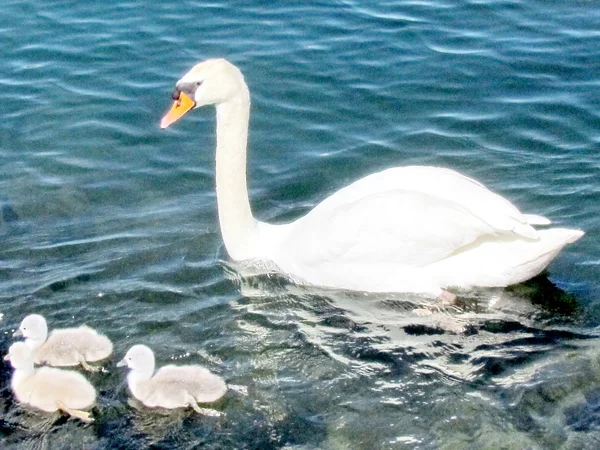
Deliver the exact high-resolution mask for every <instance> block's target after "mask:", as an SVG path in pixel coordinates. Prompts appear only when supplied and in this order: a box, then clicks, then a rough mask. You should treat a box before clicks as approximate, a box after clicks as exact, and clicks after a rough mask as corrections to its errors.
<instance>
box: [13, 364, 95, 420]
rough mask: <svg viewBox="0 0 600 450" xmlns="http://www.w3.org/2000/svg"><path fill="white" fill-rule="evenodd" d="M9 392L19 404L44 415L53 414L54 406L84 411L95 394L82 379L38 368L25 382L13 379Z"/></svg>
mask: <svg viewBox="0 0 600 450" xmlns="http://www.w3.org/2000/svg"><path fill="white" fill-rule="evenodd" d="M12 388H13V392H14V394H15V396H16V397H17V399H18V400H19V401H20V402H22V403H27V404H29V405H31V406H34V407H36V408H39V409H41V410H43V411H47V412H54V411H57V410H58V406H57V402H62V403H63V404H64V405H65V406H67V407H68V408H72V409H86V408H89V407H91V406H92V405H93V404H94V402H95V401H96V390H95V389H94V387H93V386H92V385H91V384H90V383H89V381H88V380H87V379H86V378H85V377H84V376H83V375H81V374H80V373H77V372H74V371H71V370H61V369H56V368H53V367H40V368H39V369H36V370H35V372H34V373H33V375H31V376H29V377H27V378H21V379H17V378H14V381H13V383H12Z"/></svg>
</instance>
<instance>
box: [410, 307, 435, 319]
mask: <svg viewBox="0 0 600 450" xmlns="http://www.w3.org/2000/svg"><path fill="white" fill-rule="evenodd" d="M412 312H413V314H415V315H417V316H419V317H427V316H430V315H432V314H433V311H432V310H431V309H429V308H416V309H413V310H412Z"/></svg>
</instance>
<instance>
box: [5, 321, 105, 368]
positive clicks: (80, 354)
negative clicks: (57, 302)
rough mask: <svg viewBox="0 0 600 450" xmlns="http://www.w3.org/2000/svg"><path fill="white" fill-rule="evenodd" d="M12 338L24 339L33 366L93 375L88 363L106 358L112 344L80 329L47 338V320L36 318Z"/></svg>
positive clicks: (67, 329) (23, 325) (61, 331)
mask: <svg viewBox="0 0 600 450" xmlns="http://www.w3.org/2000/svg"><path fill="white" fill-rule="evenodd" d="M13 336H15V337H16V336H23V337H24V338H25V343H26V344H27V345H28V346H29V348H31V349H32V350H33V351H34V360H35V363H36V364H47V365H49V366H59V367H65V366H77V365H79V364H81V365H82V366H83V367H84V368H85V369H87V370H91V371H96V370H98V368H96V367H93V366H90V365H89V364H88V362H96V361H100V360H102V359H105V358H108V356H110V354H111V353H112V350H113V344H112V342H111V341H110V339H108V338H107V337H106V336H104V335H103V334H99V333H98V332H97V331H96V330H94V329H92V328H90V327H88V326H86V325H82V326H80V327H77V328H62V329H56V330H53V331H52V333H50V336H48V325H47V324H46V319H44V317H43V316H41V315H39V314H30V315H28V316H27V317H25V318H24V319H23V321H22V322H21V325H20V326H19V329H18V330H17V331H15V333H14V334H13Z"/></svg>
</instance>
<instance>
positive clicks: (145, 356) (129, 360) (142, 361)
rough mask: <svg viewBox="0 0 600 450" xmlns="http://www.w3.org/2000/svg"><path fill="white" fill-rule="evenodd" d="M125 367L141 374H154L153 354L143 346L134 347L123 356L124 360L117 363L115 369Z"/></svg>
mask: <svg viewBox="0 0 600 450" xmlns="http://www.w3.org/2000/svg"><path fill="white" fill-rule="evenodd" d="M122 366H127V367H129V368H130V369H131V370H135V371H136V372H142V373H150V375H152V373H153V372H154V352H152V350H151V349H150V348H149V347H147V346H145V345H141V344H138V345H134V346H133V347H131V348H130V349H129V351H128V352H127V353H126V354H125V358H123V359H122V360H121V361H119V362H118V363H117V367H122Z"/></svg>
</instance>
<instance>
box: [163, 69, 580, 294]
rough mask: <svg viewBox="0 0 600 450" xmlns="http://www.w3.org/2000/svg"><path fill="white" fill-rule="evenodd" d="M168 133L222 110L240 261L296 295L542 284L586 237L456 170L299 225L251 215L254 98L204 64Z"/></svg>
mask: <svg viewBox="0 0 600 450" xmlns="http://www.w3.org/2000/svg"><path fill="white" fill-rule="evenodd" d="M172 98H173V99H174V103H173V106H172V107H171V109H170V110H169V111H168V112H167V113H166V114H165V116H164V117H163V118H162V121H161V124H160V126H161V128H166V127H168V126H170V125H171V124H172V123H173V122H175V121H176V120H178V119H179V118H180V117H181V116H183V115H184V114H186V113H187V112H188V111H190V110H192V109H195V108H199V107H202V106H205V105H209V104H215V105H216V115H217V125H216V192H217V207H218V215H219V223H220V228H221V234H222V237H223V241H224V244H225V248H226V250H227V252H228V254H229V256H230V257H231V258H232V259H233V260H234V261H249V262H250V263H251V264H253V265H256V266H259V267H268V268H273V269H275V270H277V271H279V272H282V273H283V274H286V275H287V276H288V277H289V278H290V279H291V280H292V281H295V282H297V283H303V284H309V285H317V286H323V287H328V288H335V289H348V290H355V291H366V292H407V293H417V294H425V295H431V296H442V298H443V296H444V294H445V293H448V291H446V290H445V289H446V288H453V287H454V288H460V289H469V288H473V287H504V286H508V285H511V284H516V283H520V282H523V281H525V280H527V279H529V278H532V277H534V276H535V275H537V274H539V273H540V272H541V271H542V270H544V268H546V266H547V265H548V264H549V263H550V261H552V259H553V258H554V257H555V256H556V255H557V254H558V252H559V251H560V250H561V249H562V248H563V247H564V246H565V245H566V244H568V243H571V242H574V241H576V240H577V239H579V238H580V237H581V236H583V234H584V232H583V231H581V230H574V229H566V228H546V229H541V230H536V229H535V228H534V226H546V225H549V224H550V220H548V219H547V218H545V217H542V216H539V215H535V214H523V213H521V212H520V211H519V210H518V209H517V208H516V207H515V206H514V205H513V204H512V203H511V202H510V201H509V200H507V199H505V198H503V197H501V196H500V195H498V194H495V193H493V192H491V191H490V190H488V189H487V188H486V187H485V186H483V185H482V184H481V183H479V182H477V181H475V180H473V179H471V178H468V177H466V176H464V175H461V174H460V173H458V172H456V171H454V170H451V169H446V168H440V167H428V166H407V167H394V168H390V169H387V170H383V171H381V172H378V173H374V174H371V175H368V176H366V177H364V178H362V179H359V180H358V181H356V182H354V183H352V184H350V185H349V186H346V187H344V188H342V189H340V190H339V191H337V192H335V193H334V194H333V195H331V196H330V197H328V198H326V199H325V200H323V201H322V202H321V203H319V204H318V205H317V206H316V207H315V208H314V209H313V210H312V211H310V212H309V213H308V214H306V215H305V216H303V217H301V218H299V219H297V220H296V221H294V222H291V223H287V224H280V225H272V224H268V223H264V222H261V221H258V220H256V219H255V218H254V216H253V215H252V210H251V207H250V202H249V199H248V189H247V184H246V150H247V138H248V122H249V116H250V94H249V91H248V87H247V85H246V83H245V81H244V77H243V75H242V73H241V72H240V70H239V69H238V68H237V67H236V66H234V65H233V64H231V63H230V62H228V61H227V60H225V59H210V60H206V61H204V62H201V63H199V64H197V65H196V66H194V67H193V68H192V69H191V70H190V71H189V72H187V73H186V74H185V75H184V76H183V77H182V78H181V79H180V80H179V81H178V82H177V83H176V87H175V90H174V92H173V94H172Z"/></svg>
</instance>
